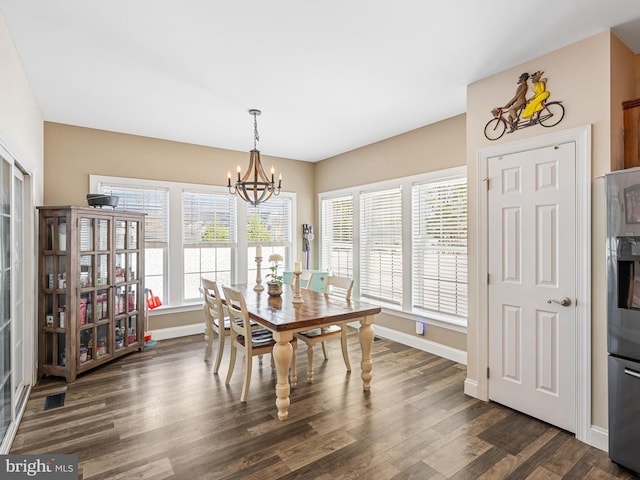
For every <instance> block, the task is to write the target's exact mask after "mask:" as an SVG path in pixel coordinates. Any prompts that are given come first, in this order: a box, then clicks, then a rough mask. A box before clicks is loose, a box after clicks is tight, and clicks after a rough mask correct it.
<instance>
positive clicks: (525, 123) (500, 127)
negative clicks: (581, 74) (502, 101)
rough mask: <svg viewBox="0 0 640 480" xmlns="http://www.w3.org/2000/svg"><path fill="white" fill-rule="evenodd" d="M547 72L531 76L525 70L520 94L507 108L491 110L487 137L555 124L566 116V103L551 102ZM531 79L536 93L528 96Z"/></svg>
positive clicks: (518, 91) (508, 103)
mask: <svg viewBox="0 0 640 480" xmlns="http://www.w3.org/2000/svg"><path fill="white" fill-rule="evenodd" d="M543 73H544V72H542V71H537V72H535V73H532V74H531V75H529V74H528V73H526V72H525V73H523V74H522V75H520V78H519V79H518V87H517V89H516V94H515V95H514V96H513V98H512V99H511V100H509V102H507V104H506V105H505V106H504V107H496V108H494V109H493V110H491V113H492V115H493V118H492V119H491V120H489V121H488V122H487V124H486V125H485V126H484V136H485V137H487V139H488V140H498V139H499V138H500V137H502V136H503V135H504V134H505V132H507V133H511V132H515V131H516V130H520V129H521V128H526V127H531V126H533V125H542V126H543V127H553V126H555V125H557V124H559V123H560V121H561V120H562V119H563V118H564V106H563V105H562V102H561V101H560V100H556V101H553V102H549V101H548V100H549V95H550V93H549V91H548V90H547V79H546V78H543V77H542V74H543ZM529 79H531V88H532V89H533V96H532V97H531V98H527V93H528V92H529V84H528V81H529Z"/></svg>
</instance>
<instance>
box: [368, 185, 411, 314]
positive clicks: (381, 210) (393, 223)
mask: <svg viewBox="0 0 640 480" xmlns="http://www.w3.org/2000/svg"><path fill="white" fill-rule="evenodd" d="M360 295H361V296H362V297H368V298H371V299H375V300H381V301H384V302H388V303H392V304H398V305H399V304H401V301H402V190H401V188H393V189H388V190H383V191H377V192H367V193H363V194H362V195H361V196H360Z"/></svg>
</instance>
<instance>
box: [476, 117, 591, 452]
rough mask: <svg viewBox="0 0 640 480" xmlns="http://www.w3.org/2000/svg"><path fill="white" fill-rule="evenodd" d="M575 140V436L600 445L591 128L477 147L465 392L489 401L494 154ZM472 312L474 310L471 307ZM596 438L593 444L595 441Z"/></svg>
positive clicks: (507, 153)
mask: <svg viewBox="0 0 640 480" xmlns="http://www.w3.org/2000/svg"><path fill="white" fill-rule="evenodd" d="M567 142H575V145H576V238H577V239H578V242H577V245H576V268H577V275H576V287H577V298H578V302H577V304H576V314H577V332H576V344H577V348H576V400H575V406H576V432H575V433H576V438H577V439H578V440H580V441H582V442H585V443H588V444H590V445H593V446H595V447H598V448H601V447H600V445H601V438H602V436H601V435H599V434H595V435H594V434H593V433H594V429H595V427H592V425H591V180H592V179H591V126H590V125H585V126H582V127H577V128H572V129H567V130H559V131H557V132H552V133H549V134H546V135H540V136H537V137H533V138H527V139H523V140H520V141H515V142H509V143H504V144H500V145H496V146H494V147H487V148H482V149H479V150H478V151H477V162H478V176H477V179H476V182H477V185H476V188H477V191H478V198H477V202H476V205H477V210H476V214H477V219H478V222H477V225H478V227H477V228H478V231H477V235H478V237H477V239H478V241H477V243H476V251H475V254H476V255H477V259H478V268H477V277H476V279H475V283H476V289H477V290H476V292H477V296H476V298H477V305H476V307H477V308H475V311H476V312H477V322H478V323H477V328H476V329H475V330H476V344H475V347H476V352H477V355H478V358H477V359H476V363H475V364H476V369H475V371H474V372H469V373H472V376H471V377H475V378H468V379H467V381H465V393H466V394H468V395H470V396H473V397H475V398H479V399H481V400H489V397H490V395H489V381H488V379H487V375H486V371H487V367H488V366H489V351H488V349H489V319H488V316H489V314H488V312H489V305H488V298H489V289H488V285H487V273H488V251H489V250H488V247H489V241H488V224H487V221H488V220H487V219H488V199H487V190H486V188H484V186H483V182H484V179H485V178H486V177H487V170H488V160H489V158H490V157H495V156H499V155H509V154H513V153H517V152H523V151H527V150H532V149H535V148H543V147H547V146H552V145H556V144H558V143H567ZM469 310H470V311H471V310H474V308H473V307H472V306H471V305H470V306H469ZM591 442H594V443H591Z"/></svg>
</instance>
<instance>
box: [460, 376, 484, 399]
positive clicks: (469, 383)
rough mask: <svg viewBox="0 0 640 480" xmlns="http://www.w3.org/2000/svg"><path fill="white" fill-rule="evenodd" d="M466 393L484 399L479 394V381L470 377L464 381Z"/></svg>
mask: <svg viewBox="0 0 640 480" xmlns="http://www.w3.org/2000/svg"><path fill="white" fill-rule="evenodd" d="M464 394H465V395H469V396H470V397H473V398H478V399H480V400H482V399H481V398H480V395H479V394H478V382H477V381H475V380H471V379H469V378H466V379H465V381H464Z"/></svg>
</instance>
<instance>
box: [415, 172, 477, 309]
mask: <svg viewBox="0 0 640 480" xmlns="http://www.w3.org/2000/svg"><path fill="white" fill-rule="evenodd" d="M412 190H413V199H412V200H413V201H412V205H413V208H412V210H413V211H412V215H413V222H412V223H413V232H412V236H413V245H412V248H413V252H412V257H413V264H412V265H413V280H412V284H413V306H414V307H417V308H421V309H425V310H430V311H435V312H439V313H443V314H447V315H454V316H458V317H463V318H466V317H467V299H468V293H467V290H468V289H467V278H468V272H467V180H466V177H465V178H457V179H454V180H446V181H440V182H434V183H428V184H422V185H415V186H414V187H413V189H412Z"/></svg>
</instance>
